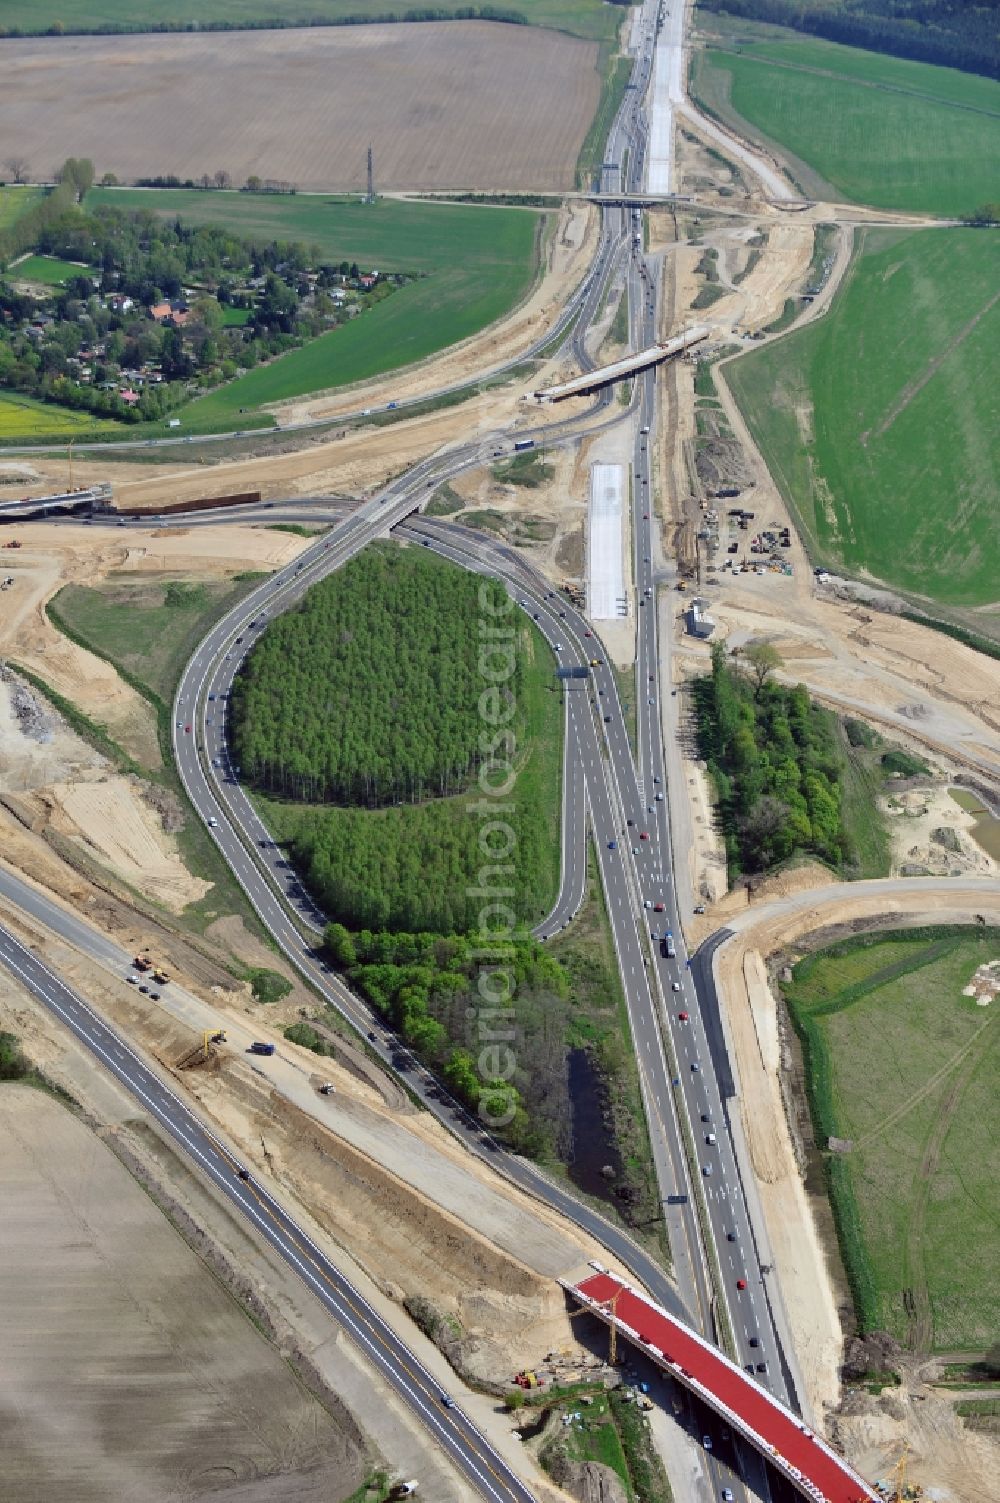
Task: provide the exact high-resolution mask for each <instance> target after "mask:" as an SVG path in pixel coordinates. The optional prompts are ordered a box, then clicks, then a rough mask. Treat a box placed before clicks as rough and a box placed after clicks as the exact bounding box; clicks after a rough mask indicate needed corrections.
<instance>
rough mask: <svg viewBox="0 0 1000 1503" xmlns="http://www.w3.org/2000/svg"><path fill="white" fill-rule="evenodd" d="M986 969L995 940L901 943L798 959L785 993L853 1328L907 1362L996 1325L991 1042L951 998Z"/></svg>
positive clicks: (984, 1337)
mask: <svg viewBox="0 0 1000 1503" xmlns="http://www.w3.org/2000/svg"><path fill="white" fill-rule="evenodd" d="M998 958H1000V930H998V929H991V930H989V929H980V928H963V929H943V928H942V929H932V930H931V929H927V930H916V931H913V930H911V931H908V932H907V931H901V932H897V933H895V934H888V935H885V936H882V937H878V938H874V942H868V941H866V940H848V941H846V942H845V943H844V944H842V945H838V946H834V947H833V948H831V949H829V950H825V951H821V952H820V953H819V954H817V955H814V956H810V957H808V958H807V959H806V960H803V961H801V962H800V963H799V964H798V965H797V966H796V967H795V969H794V980H793V982H792V983H790V985H789V986H788V987H787V988H786V993H787V996H788V1000H789V1004H790V1006H791V1009H792V1015H793V1017H794V1019H795V1021H796V1026H797V1028H798V1030H799V1033H800V1037H802V1038H803V1041H804V1044H805V1052H806V1058H807V1071H808V1077H809V1089H810V1096H811V1106H812V1110H813V1121H814V1126H815V1129H816V1137H817V1143H818V1146H819V1148H820V1150H821V1151H824V1158H825V1162H826V1166H827V1172H828V1176H829V1183H830V1189H831V1196H832V1200H833V1205H834V1212H835V1216H836V1219H837V1223H838V1230H839V1233H840V1238H841V1251H842V1253H843V1255H844V1261H845V1266H846V1268H847V1271H848V1276H849V1278H850V1281H851V1285H852V1289H853V1292H854V1296H855V1303H856V1305H857V1308H858V1315H859V1318H860V1320H861V1322H862V1325H863V1326H864V1328H865V1329H867V1330H872V1329H879V1330H888V1331H890V1332H892V1333H893V1334H894V1335H895V1336H897V1337H898V1338H899V1339H900V1340H901V1341H903V1342H904V1343H905V1344H907V1345H909V1346H910V1347H912V1348H914V1349H916V1350H922V1351H930V1350H935V1349H938V1350H946V1349H948V1348H961V1349H968V1350H976V1351H978V1350H982V1349H984V1348H985V1347H987V1346H988V1345H989V1344H990V1342H991V1341H992V1340H994V1339H995V1336H996V1331H997V1329H998V1322H1000V1286H998V1284H997V1281H996V1277H995V1267H994V1261H995V1250H996V1238H997V1219H998V1218H997V1203H996V1184H995V1162H996V1112H995V1102H996V1096H997V1090H998V1086H1000V1029H998V1028H997V1018H996V1005H995V1004H992V1005H991V1006H990V1007H979V1006H977V1004H976V1002H975V1000H974V999H972V998H970V997H965V996H963V995H962V988H963V987H964V986H966V985H967V984H968V983H969V981H970V980H971V979H972V976H973V973H974V972H975V970H976V968H977V966H979V965H981V964H982V963H984V962H985V961H995V960H996V959H998ZM831 1135H832V1136H835V1137H837V1138H839V1139H844V1140H847V1141H849V1143H850V1145H851V1146H850V1148H849V1149H848V1150H847V1151H842V1152H826V1151H825V1150H826V1144H827V1140H828V1138H829V1137H830V1136H831Z"/></svg>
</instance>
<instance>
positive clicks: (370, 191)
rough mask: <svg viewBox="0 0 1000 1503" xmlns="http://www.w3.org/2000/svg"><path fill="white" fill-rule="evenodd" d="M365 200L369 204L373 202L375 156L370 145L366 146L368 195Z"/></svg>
mask: <svg viewBox="0 0 1000 1503" xmlns="http://www.w3.org/2000/svg"><path fill="white" fill-rule="evenodd" d="M365 202H366V203H369V204H373V203H374V202H375V156H374V153H373V152H372V149H371V147H370V146H369V148H368V197H367V198H366V199H365Z"/></svg>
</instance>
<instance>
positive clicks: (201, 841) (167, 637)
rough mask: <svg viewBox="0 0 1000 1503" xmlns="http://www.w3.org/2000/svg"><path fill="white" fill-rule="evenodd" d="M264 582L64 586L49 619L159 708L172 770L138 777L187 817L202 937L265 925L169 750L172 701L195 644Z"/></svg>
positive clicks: (191, 918)
mask: <svg viewBox="0 0 1000 1503" xmlns="http://www.w3.org/2000/svg"><path fill="white" fill-rule="evenodd" d="M258 578H259V576H250V575H246V576H241V577H237V578H233V579H229V580H211V581H201V580H192V581H184V580H179V581H170V582H165V581H164V580H163V579H162V578H155V579H154V578H148V577H147V578H143V577H142V576H130V577H128V578H122V577H119V578H117V579H108V580H106V581H105V582H104V583H102V584H101V585H100V587H99V588H96V589H92V588H90V587H89V586H86V585H65V586H64V587H63V589H61V590H60V591H59V593H58V594H57V595H56V596H54V597H53V599H52V600H51V601H50V603H49V606H48V614H49V616H50V618H51V619H52V622H53V624H54V625H55V626H56V627H57V628H58V629H59V630H60V631H62V632H63V633H64V634H65V635H66V636H68V637H69V638H70V640H71V641H74V642H78V643H79V644H80V645H81V646H83V647H86V648H88V649H89V650H90V651H92V652H95V653H96V654H97V655H98V656H99V657H102V658H105V659H106V660H107V661H108V662H110V663H113V664H114V666H115V667H116V668H117V669H118V670H119V671H120V672H121V673H122V675H123V676H124V677H126V678H127V679H128V681H129V682H130V683H132V684H133V685H135V687H136V688H137V689H139V691H140V693H142V694H143V695H144V697H146V698H147V699H149V700H150V701H151V702H152V703H153V706H154V709H155V711H156V715H157V726H158V732H159V740H160V748H161V751H163V752H164V753H165V754H166V755H165V758H164V761H165V764H169V765H164V766H163V767H162V768H160V769H159V770H155V769H151V768H145V769H143V768H140V769H138V770H139V771H142V772H148V773H149V775H150V776H151V778H153V779H154V780H155V781H157V782H159V783H162V784H163V785H164V786H166V787H167V788H168V789H172V790H173V792H174V793H176V794H177V796H178V798H179V800H180V802H181V804H182V806H183V807H184V808H185V810H186V812H187V818H186V823H185V826H184V828H183V829H182V830H180V831H179V832H178V835H177V842H178V846H179V849H180V854H181V858H182V859H183V861H184V864H185V865H186V866H187V868H188V870H189V871H190V872H192V873H193V874H194V875H195V876H197V877H203V878H205V880H206V881H209V882H211V883H212V884H213V885H212V887H211V888H210V889H209V890H208V892H206V893H205V895H204V897H202V898H200V899H199V900H198V902H197V903H191V904H189V905H188V907H187V908H186V909H185V910H184V914H183V922H184V923H185V924H186V925H187V926H189V927H190V928H192V929H194V930H195V931H197V932H200V931H201V930H203V929H204V928H205V926H206V925H207V924H209V923H211V922H212V920H213V919H215V918H218V917H219V916H220V914H226V913H236V914H240V915H241V916H242V918H243V921H244V923H246V924H248V925H249V927H250V929H251V930H252V932H254V933H256V932H258V924H257V919H256V917H255V915H254V913H253V910H252V909H251V908H250V905H249V904H248V903H247V901H246V898H245V897H244V894H243V889H242V888H241V887H240V885H239V883H238V882H237V881H236V878H235V877H234V876H233V873H232V872H231V871H230V869H229V867H228V866H227V865H226V863H225V861H224V860H223V859H222V857H221V856H220V854H219V852H218V850H217V849H216V846H215V842H214V841H213V840H212V839H211V838H210V836H209V832H208V830H207V829H206V828H205V825H204V824H203V823H202V821H201V820H200V819H197V818H195V817H194V815H193V813H192V812H191V811H190V810H189V809H188V808H187V802H186V799H185V797H184V794H183V790H182V788H181V783H180V779H179V778H178V776H177V773H176V771H175V769H174V767H173V763H172V760H171V753H170V750H169V740H170V722H171V702H172V699H173V693H174V689H175V688H176V686H177V681H178V679H179V677H180V674H181V670H182V668H183V666H184V664H185V663H186V662H187V659H188V657H189V656H190V654H191V652H192V651H193V650H194V647H195V645H196V644H197V643H198V642H199V641H200V640H201V638H202V637H203V636H204V635H205V633H206V632H207V631H208V629H209V627H210V626H211V625H212V623H213V622H214V621H216V620H217V619H218V618H219V617H220V616H221V615H224V613H225V612H226V611H227V610H228V609H229V608H230V606H232V605H234V604H235V603H236V602H237V601H238V600H239V599H240V598H241V597H242V596H243V595H245V594H247V592H248V591H249V590H251V589H252V588H253V586H254V583H255V582H256V580H257V579H258ZM77 728H78V729H79V728H80V727H79V726H78V727H77ZM101 729H103V728H101ZM98 739H99V738H98ZM101 749H102V750H104V751H106V752H107V750H108V749H107V748H106V747H101ZM112 755H113V750H112Z"/></svg>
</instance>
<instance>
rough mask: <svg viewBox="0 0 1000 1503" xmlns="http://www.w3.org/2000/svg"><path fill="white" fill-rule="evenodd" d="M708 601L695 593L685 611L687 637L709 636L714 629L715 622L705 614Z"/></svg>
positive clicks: (702, 637)
mask: <svg viewBox="0 0 1000 1503" xmlns="http://www.w3.org/2000/svg"><path fill="white" fill-rule="evenodd" d="M707 605H708V601H707V600H705V599H704V598H703V597H702V596H701V595H696V596H695V598H694V599H693V600H692V602H691V604H690V605H689V606H688V608H687V611H686V612H685V617H686V621H687V632H688V636H689V637H699V638H701V639H704V638H705V637H710V636H711V635H712V633H713V632H714V630H715V622H714V621H713V620H712V618H711V616H709V615H708V614H707V611H706V607H707Z"/></svg>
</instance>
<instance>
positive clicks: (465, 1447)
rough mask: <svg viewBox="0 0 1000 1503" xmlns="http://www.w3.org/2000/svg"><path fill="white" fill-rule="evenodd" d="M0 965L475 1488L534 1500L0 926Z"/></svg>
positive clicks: (257, 1193)
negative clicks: (221, 1201) (342, 1334)
mask: <svg viewBox="0 0 1000 1503" xmlns="http://www.w3.org/2000/svg"><path fill="white" fill-rule="evenodd" d="M0 963H2V964H3V965H4V966H5V967H6V969H7V970H9V971H10V972H11V974H12V975H14V976H16V977H17V979H18V980H19V981H20V982H22V984H23V985H24V986H26V987H28V989H29V990H30V991H31V992H32V993H33V994H34V995H35V996H36V997H38V998H39V999H40V1000H42V1001H44V1003H45V1005H46V1006H47V1007H48V1008H49V1010H50V1011H51V1012H52V1013H53V1014H54V1015H55V1016H56V1017H58V1018H59V1019H60V1021H61V1022H62V1023H63V1024H64V1025H65V1026H66V1027H67V1028H68V1029H69V1031H70V1032H71V1033H72V1034H73V1035H74V1036H75V1037H76V1038H77V1039H78V1040H79V1041H80V1042H81V1043H82V1044H84V1045H85V1046H86V1047H87V1048H88V1049H89V1050H90V1052H91V1053H92V1054H94V1055H95V1056H96V1057H97V1058H98V1059H99V1060H100V1061H101V1063H102V1064H103V1065H104V1067H105V1069H107V1070H109V1071H110V1073H111V1074H112V1075H113V1076H114V1077H115V1078H116V1079H117V1080H119V1081H120V1082H121V1084H122V1085H124V1086H125V1087H126V1089H127V1090H128V1091H129V1092H130V1093H131V1095H132V1096H133V1097H134V1098H135V1099H136V1100H137V1101H138V1102H140V1103H141V1105H142V1106H143V1107H144V1108H145V1109H146V1111H147V1112H148V1113H149V1114H150V1116H151V1117H153V1118H154V1120H155V1121H156V1122H157V1123H159V1125H160V1127H161V1128H162V1129H163V1130H164V1131H165V1132H166V1133H168V1134H169V1136H170V1137H171V1138H172V1139H173V1140H174V1142H175V1143H176V1144H177V1145H178V1147H179V1148H180V1149H181V1150H182V1152H183V1153H185V1154H187V1155H188V1156H189V1157H190V1158H191V1159H193V1160H194V1161H195V1163H196V1164H197V1165H198V1167H199V1168H200V1169H201V1171H202V1172H203V1173H204V1174H205V1175H206V1176H207V1178H208V1179H209V1180H210V1181H211V1183H212V1185H213V1186H214V1187H215V1188H216V1189H217V1190H218V1191H220V1192H221V1193H222V1194H223V1195H224V1196H225V1197H226V1199H227V1200H228V1201H229V1202H230V1203H231V1204H232V1205H233V1206H235V1207H236V1208H237V1209H238V1210H239V1211H241V1212H242V1214H243V1215H244V1216H245V1217H246V1219H247V1220H248V1221H249V1222H250V1223H251V1225H252V1226H253V1228H254V1230H255V1231H256V1232H257V1233H258V1235H260V1236H261V1237H263V1238H264V1240H265V1241H266V1242H268V1243H270V1245H271V1246H272V1247H273V1248H275V1250H276V1251H277V1252H278V1253H279V1254H280V1255H281V1257H282V1258H283V1259H284V1260H285V1262H286V1263H288V1264H289V1265H290V1266H291V1267H292V1268H294V1269H295V1271H296V1273H298V1275H299V1276H300V1278H301V1279H302V1280H303V1282H304V1283H305V1284H306V1285H307V1286H308V1288H309V1289H310V1290H311V1291H312V1292H313V1294H315V1295H316V1297H317V1298H318V1299H319V1300H320V1301H321V1303H322V1304H323V1305H324V1307H325V1308H326V1309H327V1310H328V1311H329V1312H330V1314H331V1315H332V1316H333V1318H334V1319H335V1320H336V1321H337V1323H338V1324H339V1325H340V1326H341V1327H342V1328H343V1329H344V1330H345V1331H346V1332H347V1333H348V1334H349V1335H350V1336H351V1338H352V1339H353V1340H354V1341H355V1342H356V1343H357V1345H358V1346H359V1347H360V1349H361V1350H362V1352H363V1353H364V1354H365V1355H366V1357H367V1358H368V1359H369V1360H370V1361H371V1363H372V1364H373V1365H374V1367H375V1368H376V1369H377V1370H378V1372H379V1373H380V1374H381V1376H382V1377H383V1378H384V1379H385V1381H386V1382H387V1383H389V1384H390V1385H391V1387H392V1388H393V1390H394V1391H395V1393H396V1394H398V1396H399V1397H400V1398H401V1399H402V1400H403V1402H404V1403H405V1404H406V1405H407V1406H408V1407H409V1408H410V1409H411V1410H412V1411H413V1412H414V1414H415V1415H416V1416H417V1418H418V1419H419V1420H420V1422H421V1424H422V1425H423V1426H424V1427H425V1428H426V1429H427V1430H428V1432H429V1433H430V1434H431V1435H432V1436H433V1437H434V1439H435V1440H436V1442H437V1443H438V1445H440V1446H441V1448H442V1449H443V1450H444V1451H445V1453H446V1454H447V1455H448V1456H449V1457H450V1459H451V1461H452V1462H453V1463H454V1464H455V1466H456V1467H457V1468H458V1470H459V1471H460V1472H461V1473H462V1475H463V1476H465V1477H466V1478H467V1479H468V1481H469V1482H470V1483H471V1484H472V1485H473V1487H474V1488H475V1489H476V1490H477V1492H479V1493H480V1494H481V1495H482V1496H483V1497H484V1498H492V1499H495V1500H497V1503H508V1500H509V1503H533V1497H534V1495H533V1494H532V1492H531V1490H530V1489H529V1488H528V1487H526V1486H525V1484H524V1483H523V1482H522V1481H521V1479H520V1478H519V1477H518V1476H517V1475H516V1474H515V1473H514V1472H513V1471H511V1469H510V1467H508V1466H507V1464H506V1462H505V1461H504V1460H503V1459H502V1457H501V1456H500V1455H499V1454H498V1453H497V1452H496V1451H495V1450H494V1448H493V1447H492V1446H491V1445H490V1443H489V1442H488V1441H487V1439H486V1437H485V1436H484V1435H483V1434H482V1432H481V1431H480V1430H479V1429H478V1428H477V1427H476V1426H475V1425H474V1424H473V1423H472V1421H471V1420H470V1419H469V1418H468V1416H467V1415H466V1414H465V1413H464V1412H463V1411H462V1410H461V1409H460V1408H459V1407H458V1406H457V1405H456V1404H455V1403H454V1401H453V1400H452V1398H451V1396H450V1395H449V1394H447V1393H446V1392H445V1391H443V1390H442V1389H441V1387H440V1385H439V1384H438V1383H437V1382H436V1381H435V1379H434V1377H433V1376H432V1375H431V1373H429V1372H428V1371H427V1369H426V1368H425V1367H423V1365H422V1364H421V1363H420V1361H419V1360H418V1359H417V1358H416V1357H415V1356H414V1354H413V1353H412V1352H411V1351H410V1350H409V1349H408V1348H407V1347H406V1346H404V1344H403V1342H402V1341H400V1339H399V1338H398V1336H397V1335H396V1334H395V1332H394V1331H393V1329H392V1327H391V1326H389V1325H388V1324H387V1323H386V1322H385V1321H384V1320H383V1319H382V1317H381V1316H380V1315H379V1314H378V1312H377V1311H376V1310H375V1309H373V1307H372V1306H371V1305H370V1304H369V1303H368V1301H367V1300H366V1299H365V1298H364V1296H363V1295H361V1294H360V1293H359V1292H358V1290H357V1289H355V1288H354V1287H353V1285H352V1284H350V1283H349V1282H348V1280H347V1279H346V1278H345V1277H344V1275H343V1274H342V1273H341V1272H340V1270H339V1269H338V1268H337V1267H336V1265H335V1264H334V1263H332V1262H331V1261H330V1259H329V1258H328V1257H327V1256H326V1254H325V1253H324V1252H323V1251H322V1249H321V1248H320V1247H318V1246H317V1244H316V1243H315V1242H314V1241H312V1239H311V1238H310V1237H309V1236H307V1234H306V1233H305V1232H304V1231H303V1230H302V1229H301V1227H299V1226H298V1225H297V1224H296V1222H295V1221H294V1220H293V1219H292V1217H291V1216H289V1214H288V1212H287V1211H286V1210H285V1209H284V1207H283V1206H282V1205H281V1204H280V1203H279V1202H278V1201H277V1200H275V1198H274V1197H273V1196H272V1195H271V1194H269V1192H268V1191H267V1190H266V1189H265V1188H264V1186H263V1185H261V1184H260V1183H258V1182H257V1180H255V1179H254V1177H253V1175H252V1174H250V1173H249V1172H248V1171H247V1170H246V1169H245V1168H244V1167H243V1166H242V1165H241V1164H239V1163H238V1162H237V1161H236V1160H235V1159H234V1158H233V1156H232V1155H231V1153H230V1152H229V1150H228V1149H227V1148H226V1147H225V1145H224V1144H223V1143H222V1141H221V1140H220V1139H219V1138H217V1137H216V1136H215V1135H214V1134H213V1133H211V1132H209V1130H208V1129H207V1128H206V1127H205V1126H204V1125H203V1123H202V1122H201V1121H200V1119H199V1118H198V1117H197V1116H196V1114H195V1113H194V1112H193V1111H192V1110H191V1108H190V1107H189V1106H188V1105H187V1103H186V1102H184V1101H182V1100H181V1098H180V1097H179V1096H178V1095H176V1094H175V1093H174V1092H173V1091H172V1090H171V1089H170V1087H169V1086H168V1085H167V1084H166V1083H165V1082H164V1081H163V1080H161V1079H160V1077H159V1075H157V1074H156V1073H155V1072H154V1071H153V1070H151V1069H150V1068H149V1066H148V1065H147V1064H146V1063H145V1062H144V1061H143V1060H142V1059H141V1058H140V1056H139V1055H138V1054H137V1053H136V1052H135V1050H133V1049H132V1048H131V1047H130V1046H129V1045H128V1043H126V1042H125V1040H124V1039H123V1038H122V1037H121V1036H120V1035H119V1034H117V1033H116V1032H114V1031H113V1030H112V1029H111V1028H109V1027H108V1025H107V1024H106V1023H105V1022H104V1021H103V1019H102V1018H101V1017H100V1016H99V1015H98V1014H97V1013H96V1012H95V1011H94V1010H93V1008H91V1007H90V1006H88V1004H87V1003H86V1002H85V1001H84V999H83V998H82V997H81V996H80V995H79V994H78V993H77V992H75V991H73V989H72V988H71V987H69V986H67V985H66V983H65V982H64V981H62V980H61V979H60V978H59V977H58V976H57V975H56V974H55V973H54V972H53V971H51V970H50V969H49V968H48V966H46V965H45V964H44V963H43V962H42V961H41V960H39V958H38V956H37V955H35V954H34V953H33V952H32V951H31V950H29V949H28V948H27V947H26V946H25V945H23V944H22V943H21V942H20V940H18V939H17V938H16V937H15V936H14V935H13V934H11V933H10V932H9V931H8V930H7V929H5V928H2V927H0Z"/></svg>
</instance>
